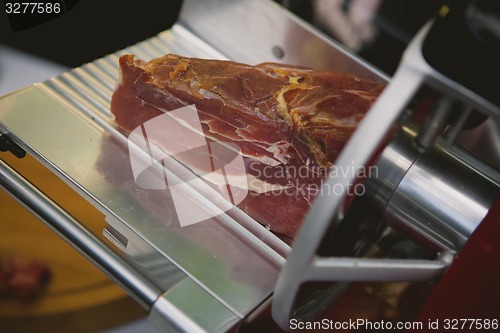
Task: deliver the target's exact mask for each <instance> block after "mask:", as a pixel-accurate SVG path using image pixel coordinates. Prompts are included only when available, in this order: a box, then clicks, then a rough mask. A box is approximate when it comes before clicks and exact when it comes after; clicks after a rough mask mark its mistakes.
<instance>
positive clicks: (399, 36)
mask: <svg viewBox="0 0 500 333" xmlns="http://www.w3.org/2000/svg"><path fill="white" fill-rule="evenodd" d="M7 1H9V0H0V5H1V6H2V10H1V11H0V44H6V45H9V46H12V47H15V48H18V49H21V50H24V51H27V52H29V53H32V54H35V55H38V56H41V57H43V58H47V59H50V60H52V61H55V62H57V63H60V64H63V65H66V66H68V67H77V66H79V65H82V64H84V63H87V62H90V61H92V60H94V59H97V58H100V57H103V56H105V55H107V54H109V53H113V52H115V51H117V50H120V49H123V48H125V47H127V46H129V45H132V44H135V43H137V42H139V41H142V40H144V39H147V38H148V37H152V36H154V35H156V34H157V33H159V32H161V31H163V30H166V29H168V28H170V27H171V26H172V25H173V24H174V23H175V21H176V20H177V17H178V15H179V12H180V8H181V5H182V0H140V1H139V0H65V1H66V2H70V1H71V3H73V4H74V3H75V2H76V5H75V6H74V7H73V8H72V9H70V10H69V11H68V12H66V13H65V14H64V15H61V16H59V17H56V18H55V19H53V20H51V21H48V22H46V23H42V24H40V25H36V26H33V27H31V28H28V29H26V30H23V31H18V32H13V31H12V29H11V27H10V25H9V20H8V17H7V15H6V13H5V10H4V3H5V2H7ZM274 1H275V2H277V3H280V4H282V5H285V6H287V7H288V9H290V10H291V11H293V12H294V13H296V14H297V15H298V16H300V17H302V18H303V19H305V20H306V21H311V1H310V0H274ZM440 2H441V1H436V0H419V1H416V0H384V1H383V5H382V6H381V8H380V10H379V13H378V16H377V17H376V19H375V22H374V23H375V25H376V26H377V28H378V30H379V34H378V36H377V39H376V40H375V41H374V42H373V43H371V44H370V45H367V46H366V47H365V48H364V49H363V50H361V51H359V52H358V55H359V56H361V57H362V58H365V59H366V60H367V61H368V62H370V63H372V64H373V65H375V66H376V67H378V68H380V69H381V70H383V71H384V72H386V73H387V74H393V73H394V71H395V69H396V67H397V65H398V64H399V60H400V57H401V54H402V52H403V50H404V49H405V47H406V45H407V43H408V42H409V41H410V39H411V37H412V36H413V35H414V34H415V33H416V32H417V31H418V30H419V29H420V27H421V26H422V25H423V24H424V23H425V22H427V20H428V19H429V18H430V17H432V16H433V15H434V14H435V12H436V8H437V7H438V5H439V3H440ZM349 4H350V0H345V7H346V8H348V7H349ZM222 33H223V32H222ZM333 38H334V36H333Z"/></svg>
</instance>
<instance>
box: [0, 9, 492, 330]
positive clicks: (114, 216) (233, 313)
mask: <svg viewBox="0 0 500 333" xmlns="http://www.w3.org/2000/svg"><path fill="white" fill-rule="evenodd" d="M461 6H462V7H461ZM446 9H450V8H449V7H444V9H443V10H442V12H441V16H438V17H437V18H436V20H433V21H431V22H429V23H428V24H427V25H426V26H425V27H423V28H422V30H421V31H420V32H419V34H418V35H417V36H416V37H415V38H414V40H413V41H412V42H411V44H410V45H409V47H408V49H407V50H406V52H405V55H404V57H403V59H402V61H401V64H400V67H399V69H398V71H397V72H396V74H395V75H394V77H392V78H389V77H388V76H386V75H385V74H383V73H381V72H379V71H378V70H377V69H376V68H373V67H372V66H371V65H370V64H368V63H366V62H364V61H363V60H361V59H359V58H357V57H356V56H355V55H353V54H351V53H350V52H349V51H347V50H345V49H344V48H342V47H341V46H339V45H337V44H336V43H334V42H332V41H331V40H330V39H328V38H326V37H325V36H324V35H322V34H321V33H320V32H318V31H317V30H315V29H314V28H313V27H311V26H309V25H308V24H307V23H305V22H303V21H302V20H300V19H298V18H297V17H295V16H294V15H293V14H291V13H289V12H287V11H286V10H284V9H283V8H281V7H279V6H278V5H277V4H275V3H273V2H270V1H265V0H259V1H250V0H219V1H208V0H203V1H198V0H196V1H195V0H185V1H184V3H183V8H182V11H181V13H180V16H179V20H178V21H177V23H176V24H175V25H174V26H173V27H172V28H171V29H169V30H167V31H164V32H162V33H160V34H159V35H157V36H155V37H153V38H151V39H148V40H146V41H143V42H140V43H138V44H136V45H133V46H130V47H128V48H127V49H125V50H121V51H118V52H117V53H115V54H111V55H108V56H106V57H104V58H102V59H98V60H95V61H93V62H91V63H88V64H86V65H83V66H81V67H79V68H75V69H73V70H71V71H69V72H67V73H64V74H62V75H60V76H58V77H55V78H53V79H50V80H48V81H45V82H43V83H38V84H35V85H32V86H29V87H26V88H24V89H21V90H19V91H16V92H14V93H11V94H9V95H6V96H4V97H2V98H1V99H0V133H1V136H0V140H1V141H0V148H1V149H2V151H6V150H9V151H11V152H12V153H14V154H15V155H16V156H18V157H20V158H22V157H23V156H24V154H26V153H27V154H30V155H32V156H33V157H34V158H35V159H36V160H38V161H39V162H40V163H42V164H44V165H45V166H46V167H47V168H48V169H50V170H51V171H53V172H54V173H55V174H56V175H57V176H59V177H60V178H62V179H63V180H64V181H65V182H66V183H68V184H69V185H70V186H71V187H72V188H73V189H75V190H76V191H78V192H79V193H80V194H81V196H82V197H84V198H85V199H87V200H88V201H89V202H91V203H92V204H93V205H94V206H95V207H96V209H98V210H99V211H101V212H102V213H103V214H104V216H105V219H106V223H107V225H106V227H105V228H104V230H103V235H104V236H105V237H106V238H107V239H108V240H109V241H111V242H112V243H113V244H114V247H111V246H109V245H107V243H105V242H104V241H103V240H102V239H101V238H100V237H98V236H97V235H95V234H92V233H91V232H90V231H89V230H88V229H87V228H86V227H85V226H84V225H82V224H81V223H79V222H78V221H77V220H75V218H73V217H72V216H71V215H70V214H68V213H67V212H66V211H65V210H64V208H63V207H60V206H59V205H58V204H57V203H56V202H54V201H53V200H51V199H50V198H48V197H47V196H46V195H45V194H44V193H42V192H41V191H40V190H38V189H37V188H36V187H35V186H34V185H32V184H31V183H29V182H28V181H27V180H26V179H25V178H24V177H23V175H20V174H19V173H18V172H17V171H16V170H14V169H13V168H12V167H10V166H9V165H8V164H7V163H5V162H4V161H3V160H0V185H1V186H2V187H3V188H4V189H5V190H6V191H7V192H9V193H10V194H11V195H12V196H13V197H15V198H17V199H18V200H19V201H20V202H21V203H23V204H24V206H25V207H26V208H27V209H29V210H30V211H31V212H33V213H34V214H35V215H36V216H37V217H39V219H40V220H41V221H43V222H44V223H46V224H47V225H48V226H49V227H51V228H52V229H53V230H54V231H55V232H56V233H58V234H59V235H60V236H61V237H63V238H64V239H65V240H66V241H68V242H69V243H70V244H71V245H72V246H73V247H75V248H76V249H77V250H79V251H80V252H81V253H82V254H83V255H84V256H86V257H87V258H88V259H89V260H91V261H92V262H93V263H94V264H95V265H96V266H98V267H99V268H100V269H102V270H103V271H104V272H105V273H106V274H108V275H109V276H110V277H111V278H112V279H113V280H114V281H115V282H116V283H117V284H119V285H120V286H122V287H123V288H124V289H125V290H126V291H127V292H128V293H129V294H130V296H131V297H132V298H134V299H135V300H136V301H137V302H138V303H139V304H140V305H142V306H143V307H144V308H145V309H146V310H148V312H149V319H150V321H151V322H152V323H153V324H155V325H156V327H157V328H158V329H159V331H179V332H225V331H232V330H237V328H238V327H239V326H240V325H243V324H242V323H245V322H248V321H249V320H250V319H251V318H254V317H255V316H259V314H260V313H261V310H262V309H263V308H265V307H266V306H268V305H269V303H272V315H273V318H274V320H275V321H276V323H277V324H278V325H279V326H280V327H281V328H282V329H284V330H289V329H291V328H290V321H291V320H292V319H297V320H313V318H315V316H317V315H319V314H320V313H321V311H322V310H323V309H324V307H325V304H329V303H331V302H334V301H335V299H336V298H337V297H338V296H339V294H341V293H342V290H343V286H345V285H346V284H349V283H351V282H354V281H431V280H432V281H438V280H439V279H441V282H446V283H439V282H438V284H437V287H436V288H435V290H434V292H433V294H432V295H431V297H430V298H429V300H428V302H427V303H426V305H425V306H424V308H423V309H422V311H421V312H420V317H419V318H427V317H429V318H431V317H433V316H441V318H445V317H446V316H448V317H447V318H450V319H451V318H452V317H455V318H459V316H460V315H465V314H466V313H469V315H470V314H471V313H473V314H474V315H477V317H478V318H481V317H484V318H490V319H493V318H491V316H493V315H498V313H500V311H499V310H500V305H499V303H498V299H499V297H498V295H499V294H500V292H499V289H498V284H496V283H494V281H495V278H496V279H498V277H499V276H500V247H499V245H498V241H497V240H498V235H499V234H500V223H499V222H500V221H499V219H500V201H498V196H499V188H500V173H499V165H500V163H499V155H498V152H499V151H500V149H499V147H500V138H499V124H500V108H499V103H498V94H496V92H495V91H494V90H492V88H491V87H492V86H491V85H488V84H484V82H485V81H484V80H482V81H481V80H479V82H482V83H483V84H476V83H475V82H477V80H474V79H477V76H479V77H481V75H482V74H483V73H482V72H480V71H481V70H484V69H485V68H487V67H485V66H483V65H485V64H486V63H487V64H489V65H490V66H493V67H495V66H496V68H491V71H492V72H493V71H496V73H498V66H497V64H496V63H495V62H492V61H491V60H492V59H498V58H495V57H494V55H495V54H498V53H491V54H490V53H488V52H490V51H491V50H490V49H489V46H488V43H490V42H493V43H497V44H496V46H498V41H499V38H500V37H499V36H500V34H499V31H498V28H496V26H497V25H498V22H499V21H498V14H499V12H498V11H496V12H495V13H494V14H491V15H490V14H488V13H489V12H488V11H486V12H485V11H483V9H484V8H482V7H481V6H480V3H479V2H476V3H475V5H471V4H470V3H469V2H463V3H460V5H456V6H455V7H451V10H449V11H448V12H447V11H446ZM490 13H491V12H490ZM495 15H497V16H495ZM450 26H451V27H452V28H450ZM471 26H473V27H474V29H475V30H473V31H472V32H471V30H470V29H469V28H470V27H471ZM228 27H230V28H228ZM457 27H461V28H462V30H461V31H462V32H463V33H464V35H463V36H467V38H468V39H467V38H465V37H463V39H462V35H461V43H458V44H456V43H455V39H451V40H447V43H448V44H449V45H448V44H445V46H443V45H442V43H443V36H447V35H448V34H449V33H450V29H457ZM485 39H489V40H485ZM491 39H493V40H491ZM445 40H446V39H445ZM467 43H468V44H467ZM483 44H484V45H483ZM460 47H462V49H460ZM467 47H475V48H476V50H477V51H478V54H479V55H478V58H476V59H473V60H476V62H474V63H472V64H468V65H470V66H471V68H474V69H473V70H467V74H468V75H465V76H461V72H460V71H458V72H457V70H456V69H457V68H456V66H463V64H461V63H460V61H459V60H460V59H450V58H448V59H447V60H448V61H447V60H446V59H445V60H444V61H443V57H441V56H440V55H441V54H440V52H444V51H443V48H444V50H449V51H451V50H454V52H460V50H463V48H467ZM436 49H437V50H439V52H436V51H435V50H436ZM481 50H483V51H484V50H486V51H487V52H486V54H487V55H485V56H484V59H483V58H481V57H482V55H484V52H480V51H481ZM492 50H493V51H491V52H498V51H494V48H493V49H492ZM124 53H134V54H136V55H137V56H138V57H139V58H142V59H145V60H147V59H151V58H154V57H158V56H161V55H163V54H165V53H176V54H181V55H185V56H194V57H203V58H216V59H231V60H236V61H240V62H244V63H249V64H257V63H260V62H266V61H275V62H283V63H288V64H293V65H301V66H308V67H313V68H317V69H335V70H339V71H348V72H351V73H355V74H357V75H360V76H363V77H367V78H370V79H372V80H375V81H379V82H386V83H388V85H387V87H386V88H385V90H384V92H383V94H382V95H381V96H380V98H379V99H378V100H377V102H376V104H375V105H374V106H373V108H372V109H371V110H370V111H369V113H368V114H367V116H366V118H365V119H364V120H363V122H362V123H361V125H360V127H359V128H358V129H357V130H356V131H355V133H354V135H353V136H352V138H351V139H350V141H349V142H348V144H347V146H346V147H345V148H344V150H343V151H342V153H341V155H340V157H339V158H338V160H337V161H336V163H335V166H334V168H337V170H338V169H340V170H342V168H343V169H344V170H354V172H346V173H339V175H340V176H336V177H328V181H327V182H326V183H325V184H324V186H330V187H331V188H342V189H344V191H342V193H340V194H339V193H337V192H336V193H331V192H328V191H325V192H324V193H322V194H321V195H320V196H318V197H317V198H316V199H315V201H314V204H313V207H312V208H311V210H310V211H309V213H308V215H307V216H306V219H305V221H304V224H303V227H302V228H301V230H300V232H299V234H298V236H297V238H296V239H295V240H294V242H293V243H292V246H289V245H288V244H287V243H286V242H284V241H283V240H282V239H280V238H279V237H277V236H276V235H275V234H273V233H272V232H270V231H269V230H267V229H266V228H265V227H264V226H262V225H260V224H259V223H257V222H256V221H254V220H253V219H252V218H250V217H249V216H247V215H246V214H245V213H243V212H242V211H241V210H239V209H238V208H237V207H233V208H231V209H230V210H228V211H226V212H224V213H221V214H218V215H217V216H215V217H213V218H211V219H208V220H207V221H204V222H203V223H197V224H194V225H190V226H186V227H179V226H178V225H175V224H173V223H171V221H170V219H169V216H170V215H171V212H170V209H171V207H165V206H164V205H161V204H155V202H157V200H154V199H155V198H154V196H155V195H157V194H155V193H156V192H151V193H149V194H148V197H144V194H143V192H142V191H134V186H137V185H136V184H135V182H134V179H133V178H131V179H128V180H125V181H120V182H116V181H114V178H113V175H115V174H120V172H121V169H122V166H123V165H125V164H126V163H130V158H129V156H128V151H127V149H124V147H126V145H127V138H125V137H123V135H122V134H121V133H120V132H119V131H118V130H117V129H116V128H115V127H114V125H113V117H112V116H111V114H110V112H109V103H110V98H111V94H112V92H113V89H114V87H115V84H116V80H117V79H118V68H117V66H118V62H117V59H118V56H119V55H121V54H124ZM481 60H484V64H483V63H482V62H481ZM477 61H479V62H477ZM488 61H489V62H488ZM453 65H455V67H454V66H453ZM474 65H478V66H479V67H478V68H475V67H474ZM462 68H463V67H462ZM475 71H477V72H475ZM488 82H489V81H488ZM478 124H480V125H478ZM468 128H470V129H468ZM464 129H467V130H464ZM478 136H480V137H481V138H483V139H484V138H486V139H487V140H486V141H483V142H486V143H481V144H474V142H473V141H474V140H473V138H475V137H478ZM0 156H1V155H0ZM369 166H372V167H376V170H377V173H376V176H375V177H366V179H361V178H362V177H360V175H361V173H360V172H359V171H360V170H363V169H365V168H367V167H369ZM332 172H333V171H332ZM356 186H363V189H366V191H363V193H356V195H347V194H348V193H351V192H350V191H349V189H353V188H355V187H356ZM186 191H188V194H187V195H188V196H190V197H192V198H195V199H196V200H195V201H196V202H193V209H205V210H206V209H212V207H211V205H212V203H211V202H210V200H207V198H206V197H205V196H204V195H201V194H200V193H199V192H198V191H197V190H196V188H187V189H186ZM358 194H359V195H358ZM145 200H146V201H147V202H148V206H147V209H145V208H144V206H143V205H141V202H144V201H145ZM388 234H390V235H397V238H398V239H403V240H405V241H406V240H409V243H411V245H409V247H410V249H416V250H418V251H416V252H417V255H409V257H410V258H402V257H401V256H396V257H391V256H385V257H382V258H379V257H377V258H374V257H373V256H370V249H371V248H373V246H377V244H378V243H379V241H380V239H382V238H383V237H385V236H386V235H388ZM422 253H424V254H425V255H421V254H422ZM457 254H460V255H458V256H457ZM479 258H482V259H481V260H479ZM471 270H472V271H471ZM474 273H475V274H474ZM318 281H319V282H330V284H331V285H332V286H333V287H332V288H327V289H325V291H324V292H321V293H317V292H316V293H312V294H311V295H301V297H298V296H297V295H298V293H299V290H300V287H301V286H302V285H303V284H305V283H308V282H318ZM464 283H465V284H466V286H467V287H468V289H467V291H464V290H463V289H460V288H462V285H463V284H464ZM330 284H329V285H330ZM453 288H455V289H453ZM457 288H458V289H459V290H460V292H459V293H458V292H456V289H457ZM457 294H460V295H461V297H462V300H463V301H462V302H455V303H453V302H452V300H453V299H454V298H453V297H454V295H455V297H456V295H457ZM318 295H320V296H318ZM473 296H474V297H476V298H475V300H473V299H474V298H473ZM311 299H312V300H313V301H314V302H310V300H311ZM469 301H470V302H469ZM450 302H452V303H450ZM473 302H476V303H473ZM478 302H479V303H478ZM458 303H460V304H462V308H459V306H458ZM311 304H313V306H311ZM470 304H474V305H473V306H474V309H473V310H474V311H472V312H467V311H470V309H469V308H466V309H465V308H464V307H467V306H468V305H470ZM446 311H447V312H446ZM457 316H458V317H457ZM422 320H423V319H422Z"/></svg>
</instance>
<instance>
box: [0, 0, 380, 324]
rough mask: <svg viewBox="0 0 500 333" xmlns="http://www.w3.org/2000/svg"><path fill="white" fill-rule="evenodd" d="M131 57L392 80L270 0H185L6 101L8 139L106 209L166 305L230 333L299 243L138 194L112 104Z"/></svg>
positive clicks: (2, 104)
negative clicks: (182, 222)
mask: <svg viewBox="0 0 500 333" xmlns="http://www.w3.org/2000/svg"><path fill="white" fill-rule="evenodd" d="M126 53H133V54H135V55H136V57H137V58H139V59H143V60H149V59H152V58H154V57H158V56H161V55H163V54H165V53H174V54H179V55H183V56H189V57H201V58H214V59H231V60H235V61H240V62H245V63H249V64H257V63H260V62H267V61H275V62H283V63H288V64H294V65H302V66H309V67H314V68H318V69H326V68H331V69H336V70H343V71H349V72H353V73H357V74H358V75H361V76H365V77H368V78H371V79H375V80H379V81H385V80H386V78H385V77H384V76H383V75H382V74H381V73H378V72H377V71H376V70H374V69H372V68H370V67H369V66H367V65H366V64H364V63H362V62H361V61H360V60H358V59H357V58H355V57H353V56H352V55H351V54H349V53H348V52H346V51H345V50H343V49H342V48H340V47H339V46H337V45H335V44H333V43H331V42H330V41H328V40H327V39H326V38H324V37H323V36H322V35H320V34H319V33H317V32H315V31H314V30H313V29H312V28H310V27H309V26H307V25H306V24H305V23H303V22H302V21H300V20H299V19H298V18H296V17H294V16H293V15H291V14H290V13H288V12H286V11H285V10H283V9H282V8H280V7H278V6H277V5H276V4H274V3H272V2H271V1H265V0H261V1H250V0H239V1H230V0H219V1H208V0H204V1H195V0H185V1H184V4H183V9H182V12H181V14H180V18H179V20H178V22H177V23H176V24H175V25H174V26H173V27H172V28H171V29H169V30H167V31H164V32H162V33H160V34H159V35H157V36H155V37H153V38H151V39H148V40H146V41H144V42H141V43H138V44H137V45H134V46H131V47H128V48H126V49H124V50H121V51H119V52H117V53H115V54H111V55H108V56H106V57H104V58H102V59H98V60H95V61H93V62H91V63H89V64H86V65H83V66H81V67H79V68H76V69H73V70H71V71H69V72H67V73H64V74H62V75H60V76H58V77H55V78H53V79H50V80H48V81H46V82H43V83H39V84H35V85H32V86H29V87H26V88H24V89H21V90H19V91H17V92H14V93H11V94H9V95H6V96H4V97H2V98H1V99H0V132H2V133H4V134H8V135H9V136H10V137H11V139H12V140H14V141H15V142H16V143H17V144H18V145H19V146H20V147H22V148H23V149H25V150H26V151H27V152H28V153H30V154H32V155H33V156H34V157H35V158H36V159H37V160H39V161H41V162H42V163H43V164H44V165H45V166H46V167H47V168H49V169H50V170H52V171H53V172H54V173H55V174H56V175H58V176H59V177H61V178H62V179H63V180H65V181H66V182H67V183H68V184H70V185H71V186H72V187H73V188H74V189H76V190H77V191H78V192H79V193H80V194H81V195H82V196H83V197H84V198H86V199H87V200H88V201H90V202H91V203H92V204H93V205H94V206H95V207H96V208H97V209H99V210H100V211H101V212H103V213H104V214H105V216H106V221H107V222H108V224H109V227H108V228H107V229H106V230H105V234H106V235H107V236H108V238H110V239H112V240H113V241H114V243H115V244H116V245H117V246H118V247H119V248H120V249H121V250H123V252H124V253H125V254H126V256H128V257H129V258H130V259H131V260H132V261H133V262H134V263H135V264H136V265H137V267H139V270H142V271H143V273H144V274H145V275H146V276H148V278H150V279H151V280H152V281H153V282H154V283H155V284H156V285H158V286H159V288H160V289H161V290H163V291H165V293H164V295H163V297H164V298H167V299H169V301H170V302H171V303H173V304H175V305H176V307H177V309H179V310H181V311H185V312H187V313H189V314H188V315H189V316H191V317H192V318H193V321H195V322H196V323H197V324H198V325H199V326H202V327H203V328H204V329H205V330H206V331H221V330H226V329H228V328H229V327H231V326H232V325H234V324H235V323H237V322H238V320H241V319H242V318H244V317H245V316H247V315H248V314H249V313H250V312H251V311H253V310H254V309H255V308H256V307H258V306H259V305H260V304H261V303H262V302H264V301H265V300H266V299H267V298H268V297H269V296H270V295H271V294H272V291H273V288H274V286H275V283H276V279H277V277H278V274H279V272H280V269H281V267H282V266H283V264H284V262H285V257H286V254H287V252H288V251H289V247H288V245H287V244H285V243H284V242H283V241H281V240H280V239H279V238H278V237H276V236H275V235H274V234H272V233H271V232H269V231H268V230H267V229H266V228H265V227H263V226H261V225H260V224H258V223H257V222H255V221H254V220H253V219H251V218H250V217H249V216H247V215H246V214H244V213H243V212H242V211H240V210H239V209H238V208H236V207H234V208H232V209H231V210H230V211H228V212H226V214H221V215H219V216H217V217H215V218H212V219H210V220H207V221H205V222H202V223H197V224H193V225H190V226H186V227H180V226H178V225H175V224H173V223H171V216H172V212H171V207H165V205H162V204H161V195H162V194H161V191H154V190H150V191H145V190H144V189H141V188H139V187H138V185H137V184H135V181H134V179H133V177H131V175H130V173H127V172H124V170H126V169H127V168H129V167H130V165H129V164H130V157H129V156H128V149H127V137H125V136H124V135H123V134H121V133H120V132H119V130H118V129H117V127H116V125H115V123H114V119H113V116H112V114H111V113H110V111H109V105H110V99H111V96H112V93H113V91H114V87H115V85H116V83H117V80H118V79H119V78H118V57H119V56H120V55H121V54H126ZM195 192H196V191H194V190H193V193H192V195H193V196H194V197H196V195H199V194H198V193H195ZM197 205H199V206H200V205H201V206H203V205H207V203H206V202H205V201H203V200H200V202H199V203H198V204H197ZM208 205H210V203H208ZM202 208H203V207H201V208H200V209H202ZM193 209H195V208H193ZM162 311H163V310H161V309H160V310H157V311H156V313H155V314H152V315H151V319H152V320H153V321H155V320H157V316H161V315H162ZM165 311H166V310H165ZM207 311H208V313H209V315H207Z"/></svg>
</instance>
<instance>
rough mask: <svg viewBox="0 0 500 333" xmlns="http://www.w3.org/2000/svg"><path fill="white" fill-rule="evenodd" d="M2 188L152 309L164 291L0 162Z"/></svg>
mask: <svg viewBox="0 0 500 333" xmlns="http://www.w3.org/2000/svg"><path fill="white" fill-rule="evenodd" d="M0 186H1V187H2V188H3V189H4V190H5V191H6V192H7V193H8V194H10V195H11V196H12V197H13V198H14V199H16V200H17V201H19V202H20V203H21V204H22V205H23V206H24V207H25V208H26V209H28V210H29V211H30V212H31V213H32V214H34V215H35V216H36V217H37V218H38V219H40V220H41V221H43V222H44V223H45V224H46V225H47V226H48V227H49V228H51V229H52V230H53V231H54V232H56V233H57V234H58V235H59V236H60V237H61V238H63V239H64V240H65V241H66V242H67V243H68V244H70V245H71V246H72V247H73V248H75V249H76V250H77V251H78V252H79V253H81V254H82V255H84V256H85V257H86V258H87V259H88V260H90V261H91V262H92V263H93V264H94V265H96V266H97V267H98V268H99V269H100V270H101V271H102V272H104V273H105V274H106V275H107V276H108V277H109V278H110V279H111V280H113V282H115V283H116V284H118V285H119V286H121V287H122V288H123V289H125V291H126V292H127V293H128V294H129V295H130V296H131V297H132V298H133V299H134V300H135V301H136V302H137V303H138V304H139V305H141V306H142V307H143V308H144V309H146V310H148V311H149V310H150V309H151V308H152V306H153V304H154V303H155V302H156V300H157V299H158V297H160V295H161V294H162V290H160V289H159V288H158V287H156V286H155V285H153V284H152V283H151V282H150V281H148V280H147V279H146V278H145V277H144V276H142V275H141V274H140V273H139V272H137V271H136V269H135V268H134V267H133V266H132V265H130V264H129V263H128V262H127V261H125V260H124V259H123V258H122V257H121V256H120V255H119V254H118V252H116V251H115V250H114V249H113V248H112V247H111V246H109V245H107V244H105V243H104V242H103V241H102V240H100V239H99V238H98V237H97V236H96V235H94V234H93V233H92V232H91V231H90V230H88V229H87V228H86V227H84V226H83V225H82V224H81V223H79V222H78V221H77V220H76V219H75V218H74V217H73V216H71V215H70V214H69V213H68V212H67V211H65V210H64V209H63V208H62V207H60V206H59V205H57V204H56V203H55V202H54V201H52V200H51V199H50V198H49V197H47V195H45V194H44V193H43V192H42V191H40V190H39V189H38V188H37V187H35V186H34V185H33V184H32V183H30V182H29V181H28V180H27V179H26V178H24V177H23V176H22V175H20V174H19V173H18V172H17V171H16V170H14V169H13V168H12V167H10V166H9V165H8V164H7V163H5V162H4V161H3V160H1V159H0Z"/></svg>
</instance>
